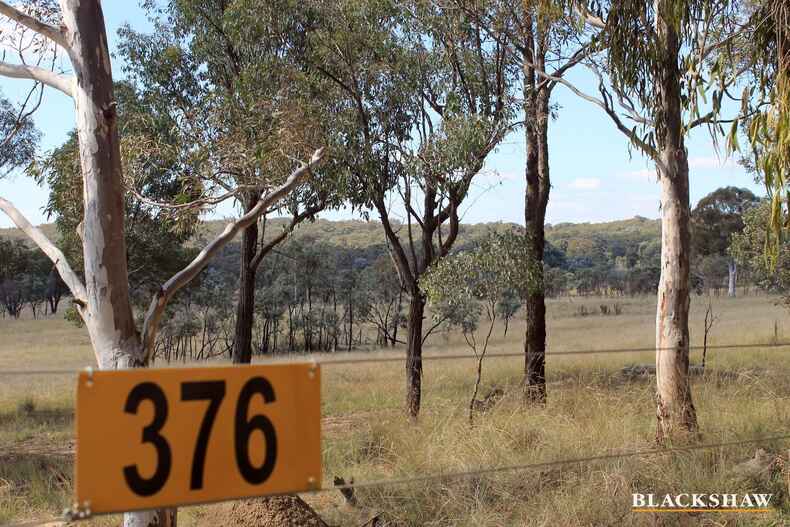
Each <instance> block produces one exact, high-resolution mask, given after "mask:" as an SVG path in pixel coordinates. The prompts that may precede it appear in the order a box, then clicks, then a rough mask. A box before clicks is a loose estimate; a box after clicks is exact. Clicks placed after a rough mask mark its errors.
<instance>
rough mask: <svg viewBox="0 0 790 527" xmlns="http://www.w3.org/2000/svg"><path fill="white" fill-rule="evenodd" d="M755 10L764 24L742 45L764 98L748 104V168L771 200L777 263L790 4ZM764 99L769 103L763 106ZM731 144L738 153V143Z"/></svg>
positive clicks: (789, 86)
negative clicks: (761, 182)
mask: <svg viewBox="0 0 790 527" xmlns="http://www.w3.org/2000/svg"><path fill="white" fill-rule="evenodd" d="M750 6H751V7H752V8H753V9H754V15H753V16H754V18H755V19H756V20H758V21H759V23H758V24H756V25H755V28H754V30H753V31H752V32H751V33H750V37H751V38H749V39H748V40H746V42H745V44H744V45H743V46H742V47H741V51H742V56H741V58H742V60H744V61H745V62H747V64H749V65H750V66H751V67H750V72H751V73H752V75H753V76H754V77H755V80H756V83H755V84H756V86H755V88H756V90H757V91H758V93H759V94H760V95H761V96H762V97H760V98H758V102H757V103H754V102H753V101H752V100H750V99H745V100H744V101H743V102H744V104H745V105H746V106H747V107H748V110H747V112H746V113H747V114H748V115H750V117H749V118H748V119H744V120H743V128H744V129H745V131H746V135H747V137H748V141H749V145H750V150H751V152H750V155H749V156H748V157H749V164H750V165H751V167H752V168H754V169H755V171H756V172H757V174H758V175H759V177H760V178H761V179H762V180H763V182H764V183H765V186H766V189H767V190H768V194H769V196H770V198H771V214H770V215H769V216H768V217H767V220H768V226H769V229H768V231H767V235H766V238H767V239H766V241H767V244H766V247H767V249H768V256H769V257H770V259H771V260H772V261H773V265H776V264H777V262H778V257H779V256H780V251H781V249H782V245H783V242H784V240H783V238H784V237H785V235H786V231H787V228H788V225H790V216H789V215H788V214H790V211H788V208H790V200H788V192H790V6H788V4H787V2H785V1H784V0H755V1H753V2H751V3H750ZM763 100H767V103H768V104H766V105H761V104H760V103H762V102H763ZM736 137H737V136H736V134H735V133H733V134H732V138H733V139H735V138H736ZM730 146H731V148H733V149H738V145H737V142H736V143H735V144H731V145H730Z"/></svg>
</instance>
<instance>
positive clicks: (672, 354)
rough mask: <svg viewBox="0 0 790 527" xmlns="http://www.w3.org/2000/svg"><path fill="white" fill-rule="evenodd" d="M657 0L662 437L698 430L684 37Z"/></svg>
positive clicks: (659, 409)
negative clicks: (681, 59) (692, 377)
mask: <svg viewBox="0 0 790 527" xmlns="http://www.w3.org/2000/svg"><path fill="white" fill-rule="evenodd" d="M671 4H672V2H667V1H665V0H656V3H655V10H656V14H657V18H656V33H657V44H658V53H659V72H660V73H659V77H658V78H657V80H656V88H657V97H658V99H659V101H658V102H659V108H660V115H659V117H660V122H661V123H662V126H660V127H658V129H657V132H658V134H657V137H658V149H659V151H658V157H659V161H660V163H657V166H658V175H659V180H660V184H661V279H660V281H659V285H658V306H657V310H656V384H657V387H656V417H657V420H658V422H657V427H656V439H657V440H658V441H664V440H665V439H668V438H673V437H679V436H682V435H685V434H688V433H695V432H696V430H697V415H696V410H695V408H694V403H693V402H692V399H691V387H690V383H689V375H688V369H689V325H688V314H689V302H690V298H689V255H690V254H691V230H690V216H691V208H690V204H689V166H688V153H687V151H686V147H685V144H684V132H683V128H684V124H683V121H682V107H681V98H680V95H681V94H680V78H681V74H680V71H679V68H678V56H679V53H680V40H679V36H678V34H677V30H676V29H675V27H674V25H673V24H672V22H671V20H670V13H669V12H668V11H669V9H670V7H671Z"/></svg>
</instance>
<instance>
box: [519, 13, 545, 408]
mask: <svg viewBox="0 0 790 527" xmlns="http://www.w3.org/2000/svg"><path fill="white" fill-rule="evenodd" d="M532 18H533V16H532V15H531V14H530V15H529V16H528V20H526V24H525V31H524V33H525V35H524V44H525V46H524V48H525V49H524V51H523V52H524V55H525V56H526V60H525V61H524V64H523V67H522V70H523V72H524V114H525V116H526V119H525V122H526V125H525V136H526V147H527V163H526V170H525V178H526V182H527V186H526V190H525V196H524V225H525V236H526V238H527V244H528V246H529V248H530V252H531V255H532V257H533V258H534V259H535V261H536V262H538V265H537V266H536V271H537V272H538V273H539V276H538V279H539V280H540V281H541V282H542V280H543V256H544V248H545V243H546V242H545V237H546V233H545V224H546V207H547V205H548V202H549V189H550V187H551V183H550V179H549V159H548V157H549V148H548V127H549V98H550V91H549V88H548V87H547V85H546V83H541V82H540V79H538V77H537V76H536V74H535V69H536V68H538V69H540V70H541V71H543V70H545V56H546V50H545V37H546V35H545V32H544V31H543V28H542V27H541V24H540V23H538V24H537V26H538V27H534V25H535V24H534V22H533V20H532ZM532 60H535V64H533V63H532V62H531V61H532ZM525 312H526V321H527V324H526V330H525V336H524V380H523V385H524V395H525V397H526V399H527V400H528V401H535V402H545V400H546V296H545V292H544V291H543V290H538V291H530V292H529V293H528V294H527V297H526V302H525Z"/></svg>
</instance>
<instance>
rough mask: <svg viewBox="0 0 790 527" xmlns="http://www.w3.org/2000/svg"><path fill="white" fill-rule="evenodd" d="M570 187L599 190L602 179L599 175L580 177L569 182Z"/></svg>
mask: <svg viewBox="0 0 790 527" xmlns="http://www.w3.org/2000/svg"><path fill="white" fill-rule="evenodd" d="M568 188H572V189H574V190H597V189H599V188H601V180H600V179H598V178H597V177H590V178H585V177H578V178H576V179H574V180H573V181H571V182H570V183H568Z"/></svg>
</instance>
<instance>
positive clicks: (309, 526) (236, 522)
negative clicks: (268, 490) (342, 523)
mask: <svg viewBox="0 0 790 527" xmlns="http://www.w3.org/2000/svg"><path fill="white" fill-rule="evenodd" d="M201 523H203V524H205V525H212V526H214V525H216V526H217V527H220V526H222V527H225V526H227V527H231V526H234V527H235V526H238V527H262V526H266V527H303V526H304V527H328V526H327V524H326V523H324V521H323V520H322V519H321V518H320V517H319V516H318V515H317V514H316V513H315V511H313V509H312V508H310V506H309V505H308V504H307V503H305V502H304V501H302V499H301V498H300V497H298V496H274V497H270V498H254V499H248V500H242V501H235V502H232V503H226V504H223V505H221V506H219V507H217V508H216V510H215V511H213V514H210V515H209V517H207V518H205V520H204V522H201Z"/></svg>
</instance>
